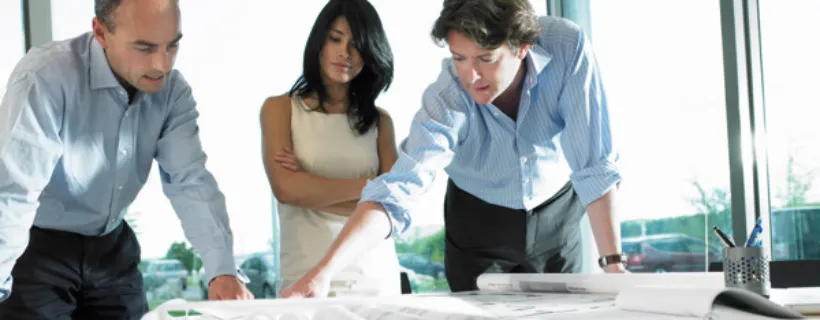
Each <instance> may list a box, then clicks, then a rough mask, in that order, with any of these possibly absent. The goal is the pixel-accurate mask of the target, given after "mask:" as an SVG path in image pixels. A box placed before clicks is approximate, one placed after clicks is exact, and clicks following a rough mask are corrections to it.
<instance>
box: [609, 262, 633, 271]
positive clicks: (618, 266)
mask: <svg viewBox="0 0 820 320" xmlns="http://www.w3.org/2000/svg"><path fill="white" fill-rule="evenodd" d="M604 272H606V273H631V272H629V270H626V267H624V265H623V263H616V264H610V265H608V266H606V267H604Z"/></svg>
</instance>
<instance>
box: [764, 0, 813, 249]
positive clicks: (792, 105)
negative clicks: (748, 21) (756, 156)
mask: <svg viewBox="0 0 820 320" xmlns="http://www.w3.org/2000/svg"><path fill="white" fill-rule="evenodd" d="M818 15H820V1H814V0H794V1H785V2H784V1H771V0H762V1H760V31H761V45H762V50H763V52H762V56H763V76H764V78H763V84H764V88H763V90H764V92H765V94H764V97H765V113H766V126H767V135H768V161H769V195H770V203H771V210H772V216H771V224H772V225H771V235H772V257H773V258H774V259H776V260H804V259H813V260H818V259H820V246H818V245H817V243H818V242H820V232H817V229H818V228H820V145H819V144H818V143H817V141H818V137H820V134H818V132H817V119H818V117H820V109H818V103H817V97H816V96H817V94H816V92H817V88H818V87H820V79H818V78H817V74H818V73H820V60H817V57H818V56H820V39H818V38H817V36H816V35H815V30H818V28H820V20H818V19H817V16H818Z"/></svg>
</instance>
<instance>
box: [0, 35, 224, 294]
mask: <svg viewBox="0 0 820 320" xmlns="http://www.w3.org/2000/svg"><path fill="white" fill-rule="evenodd" d="M195 106H196V103H195V101H194V98H193V96H192V95H191V88H190V87H189V86H188V84H187V83H186V82H185V80H184V79H183V77H182V75H181V74H180V73H179V72H177V71H173V72H171V73H170V75H168V77H167V79H166V83H165V86H164V87H163V88H162V90H161V91H159V92H157V93H154V94H138V95H137V97H136V98H135V99H134V102H133V103H132V104H131V105H129V103H128V95H127V93H126V92H125V90H124V89H123V88H122V86H121V85H120V84H119V83H118V81H117V79H116V78H115V76H114V73H113V72H112V71H111V68H110V67H109V65H108V60H107V59H106V56H105V53H104V52H103V50H102V48H101V47H100V45H99V43H98V42H97V41H96V40H95V39H94V37H93V36H92V35H91V34H90V33H88V34H84V35H81V36H79V37H77V38H73V39H69V40H66V41H60V42H52V43H49V44H46V45H44V46H42V47H39V48H34V49H32V50H31V51H30V52H29V53H28V54H27V55H26V56H25V57H24V58H23V59H22V60H21V61H20V62H19V63H18V65H17V66H16V68H15V69H14V71H13V73H12V75H11V77H10V79H9V82H8V87H7V91H6V94H5V96H4V97H3V100H2V102H1V103H0V279H5V278H6V277H7V276H9V275H10V273H11V270H12V268H13V266H14V264H15V262H16V260H17V259H18V258H19V257H20V255H21V254H22V253H23V251H24V250H25V248H26V246H27V244H28V235H29V228H30V227H31V225H32V224H33V225H35V226H38V227H41V228H46V229H55V230H63V231H70V232H75V233H78V234H83V235H89V236H100V235H104V234H106V233H108V232H111V231H112V230H113V229H115V228H116V227H117V226H119V225H120V223H122V221H123V216H124V215H125V213H126V212H127V209H128V206H129V205H130V204H131V203H132V202H133V201H134V199H135V197H136V196H137V193H138V192H139V191H140V189H141V188H142V186H143V185H144V184H145V181H146V178H147V177H148V173H149V171H150V170H151V165H152V161H153V160H155V159H156V161H157V163H158V164H159V168H160V176H161V180H162V184H163V191H164V192H165V194H166V195H167V196H168V198H169V199H170V202H171V204H172V206H173V207H174V209H175V211H176V212H177V215H178V216H179V218H180V220H181V221H182V227H183V229H184V231H185V235H186V237H187V238H188V240H189V241H190V242H191V243H192V244H193V246H194V248H195V249H196V250H197V252H198V253H199V254H200V256H201V257H202V261H203V265H204V268H205V273H206V276H207V278H208V280H210V279H211V278H213V277H214V276H217V275H236V265H235V263H234V258H233V235H232V234H231V229H230V226H229V220H228V214H227V211H226V207H225V198H224V196H223V194H222V193H221V192H220V190H219V189H218V187H217V184H216V182H215V180H214V177H213V176H212V175H211V174H210V173H209V172H208V171H207V170H206V168H205V160H206V155H205V153H204V152H203V150H202V146H201V144H200V139H199V134H198V133H199V132H198V127H197V117H198V113H197V110H196V108H195ZM156 214H159V213H156ZM173 224H174V223H173V220H168V225H169V226H171V225H173ZM152 232H162V231H161V230H149V232H148V233H146V236H150V235H151V233H152ZM9 285H10V284H9Z"/></svg>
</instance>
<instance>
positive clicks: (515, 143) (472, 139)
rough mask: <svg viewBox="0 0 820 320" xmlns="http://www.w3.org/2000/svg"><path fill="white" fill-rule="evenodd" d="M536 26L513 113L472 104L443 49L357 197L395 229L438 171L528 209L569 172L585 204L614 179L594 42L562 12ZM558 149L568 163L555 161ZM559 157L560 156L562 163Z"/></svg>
mask: <svg viewBox="0 0 820 320" xmlns="http://www.w3.org/2000/svg"><path fill="white" fill-rule="evenodd" d="M539 23H540V25H541V28H542V30H541V33H540V36H539V37H538V40H537V42H536V43H535V44H534V45H533V46H532V49H531V50H530V52H529V54H528V55H527V57H526V58H525V63H526V67H527V72H526V79H525V81H524V85H523V88H522V93H521V101H520V104H519V109H518V114H517V117H516V119H517V120H513V119H512V118H510V117H508V116H507V115H505V114H504V113H503V112H501V110H500V109H499V108H497V107H496V106H494V105H492V104H488V105H479V104H477V103H476V102H475V101H474V100H472V98H471V97H470V95H469V93H468V92H467V91H466V90H465V89H464V87H463V86H462V85H461V83H460V82H459V79H458V74H457V72H456V69H455V67H454V65H453V61H452V59H450V58H448V59H445V60H444V62H443V64H442V71H441V73H440V75H439V77H438V79H437V80H436V81H435V82H434V83H433V84H432V85H430V86H429V87H428V88H427V89H426V90H425V92H424V95H423V97H422V107H421V109H420V110H419V111H418V112H417V113H416V115H415V117H414V119H413V122H412V124H411V128H410V134H409V135H408V137H407V138H406V139H405V140H403V141H402V142H401V144H400V146H399V158H398V160H397V162H396V164H395V165H394V166H393V168H392V170H390V172H388V173H386V174H383V175H382V176H380V177H378V178H376V179H374V180H371V181H369V182H368V183H367V185H366V187H365V188H364V190H363V191H362V197H361V200H360V202H364V201H373V202H378V203H380V204H382V205H383V206H384V207H385V209H386V210H387V212H388V214H389V215H390V217H391V220H392V223H393V234H399V233H401V232H403V231H405V230H406V229H407V227H409V225H410V224H411V221H412V216H413V215H414V214H426V213H424V212H418V213H414V211H413V203H414V202H415V201H416V200H417V199H418V197H419V196H421V195H423V194H424V192H425V191H426V190H427V188H428V187H429V186H430V184H431V181H433V179H434V177H435V174H436V171H438V170H439V169H442V168H444V170H445V172H446V173H447V174H448V175H449V177H450V179H452V181H453V183H455V184H456V185H457V186H458V187H459V188H461V189H463V190H465V191H467V192H469V193H470V194H472V195H474V196H476V197H478V198H480V199H482V200H484V201H485V202H488V203H491V204H495V205H498V206H503V207H507V208H513V209H525V210H531V209H533V208H534V207H536V206H538V205H540V204H541V203H543V202H544V201H546V200H547V199H548V198H549V197H551V196H552V195H553V194H554V193H555V192H556V191H558V189H560V187H561V186H563V185H564V184H566V182H567V180H570V181H571V182H572V185H573V188H574V190H575V191H576V193H577V194H578V196H579V198H580V200H581V202H582V203H583V205H584V206H587V205H589V204H590V203H591V202H593V201H594V200H596V199H598V198H600V197H601V196H603V195H604V194H605V193H606V192H607V191H608V190H609V189H611V188H612V187H613V186H614V185H616V184H617V183H618V182H620V180H621V175H620V173H619V171H618V169H617V166H616V163H617V153H616V152H615V150H614V148H613V143H612V137H611V135H610V123H609V110H608V107H607V102H606V96H605V94H604V88H603V86H602V83H601V76H600V74H599V71H598V68H597V63H596V61H595V58H594V55H593V52H592V48H591V46H590V44H589V42H587V39H586V38H585V36H584V34H583V32H582V31H581V29H580V28H579V27H578V26H577V25H575V24H573V23H572V22H569V21H568V20H565V19H561V18H555V17H541V18H539ZM561 154H563V155H564V156H565V158H566V164H568V165H569V169H571V172H570V170H561V164H562V158H561ZM566 164H565V165H566Z"/></svg>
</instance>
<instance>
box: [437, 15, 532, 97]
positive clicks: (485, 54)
mask: <svg viewBox="0 0 820 320" xmlns="http://www.w3.org/2000/svg"><path fill="white" fill-rule="evenodd" d="M447 43H448V44H449V46H450V51H451V52H452V54H453V62H454V63H455V66H456V70H457V71H458V78H459V80H460V81H461V84H462V85H463V86H464V88H465V89H467V91H468V92H469V93H470V95H471V96H472V97H473V100H475V102H476V103H479V104H488V103H492V102H493V101H495V99H496V98H498V96H500V95H501V94H502V93H504V92H505V91H506V90H507V89H508V88H509V87H510V84H511V83H512V82H513V81H514V80H515V76H516V74H517V73H518V69H519V67H520V66H521V61H522V60H523V59H524V57H526V52H527V50H528V47H525V48H519V49H517V50H515V51H513V50H512V49H511V48H510V47H509V46H507V45H502V46H500V47H498V48H495V49H483V48H480V47H479V46H478V44H477V43H476V42H475V41H474V40H472V39H470V38H468V37H467V36H465V35H464V34H462V33H459V32H456V31H450V34H449V35H448V36H447Z"/></svg>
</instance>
